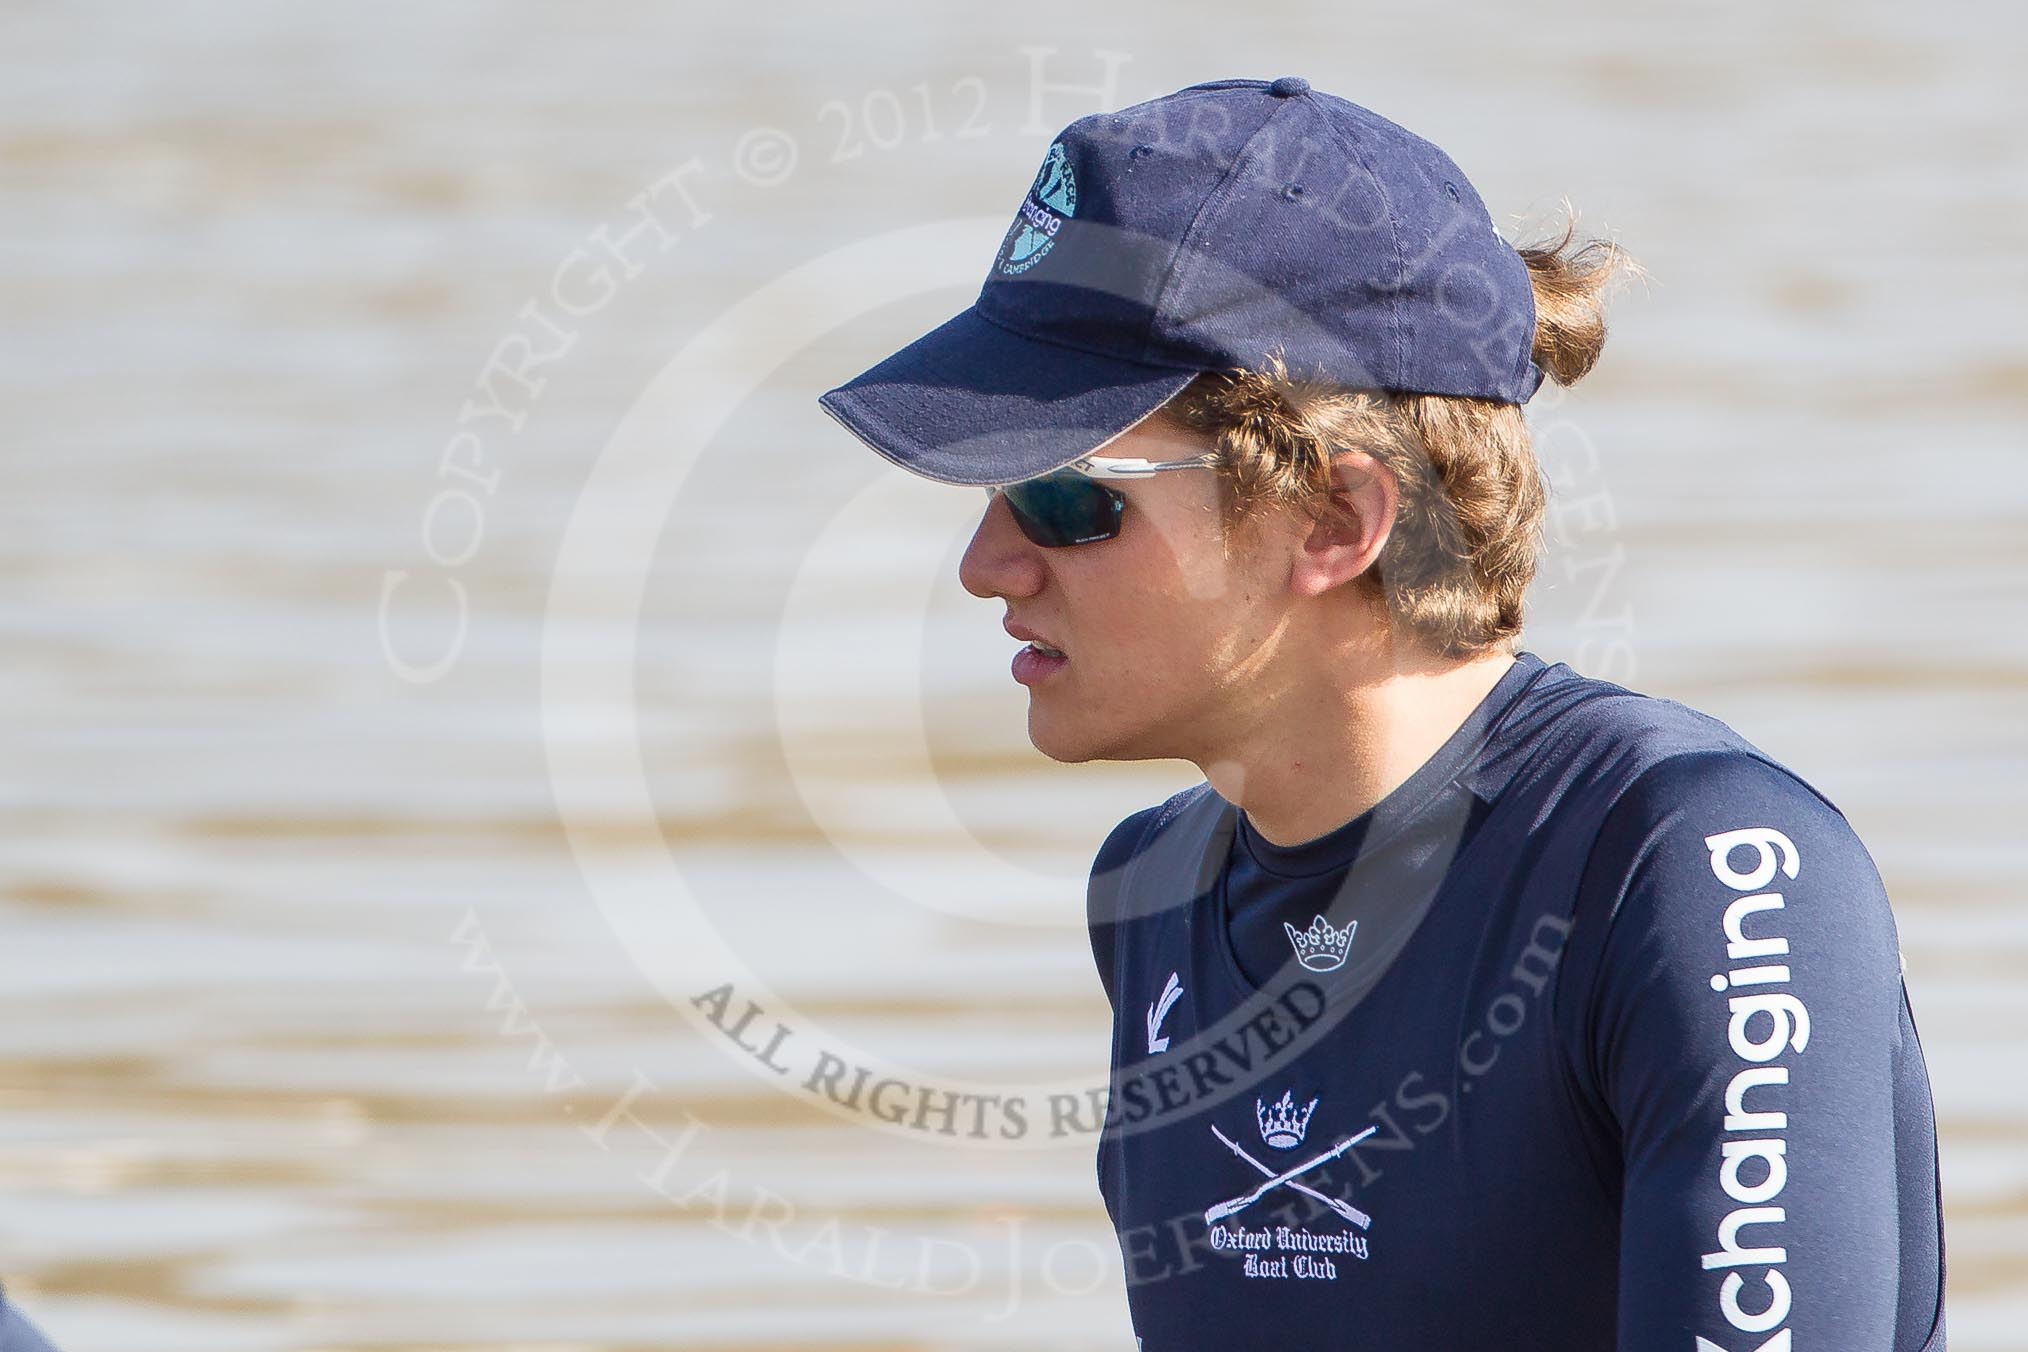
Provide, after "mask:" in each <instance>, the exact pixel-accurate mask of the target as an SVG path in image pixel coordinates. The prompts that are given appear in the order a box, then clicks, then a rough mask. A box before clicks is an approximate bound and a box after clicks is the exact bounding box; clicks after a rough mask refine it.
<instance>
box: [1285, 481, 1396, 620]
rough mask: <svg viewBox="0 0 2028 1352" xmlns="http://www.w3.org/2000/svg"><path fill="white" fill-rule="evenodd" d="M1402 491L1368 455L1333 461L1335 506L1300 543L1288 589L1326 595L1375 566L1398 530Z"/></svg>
mask: <svg viewBox="0 0 2028 1352" xmlns="http://www.w3.org/2000/svg"><path fill="white" fill-rule="evenodd" d="M1400 506H1401V486H1400V485H1399V484H1398V483H1397V482H1396V481H1395V478H1394V472H1393V471H1392V470H1390V469H1388V468H1387V466H1385V465H1383V464H1381V463H1380V461H1378V460H1376V459H1375V458H1374V457H1373V456H1371V455H1369V454H1368V453H1366V452H1365V451H1351V452H1346V453H1344V454H1341V455H1338V456H1337V457H1335V458H1334V459H1333V460H1332V462H1331V502H1330V506H1329V507H1328V508H1327V510H1326V511H1325V512H1324V513H1323V515H1322V516H1320V517H1319V518H1318V519H1317V521H1316V523H1315V524H1314V525H1312V526H1310V527H1309V528H1308V533H1307V535H1306V537H1305V538H1304V539H1303V540H1302V541H1301V542H1300V543H1299V544H1298V546H1297V548H1296V556H1295V560H1294V566H1293V568H1292V570H1291V574H1290V578H1289V585H1290V586H1292V587H1293V588H1294V589H1295V591H1296V593H1297V594H1298V595H1300V596H1321V595H1323V594H1324V593H1325V592H1327V591H1329V590H1331V589H1332V588H1333V587H1342V586H1344V585H1345V584H1346V583H1348V582H1350V581H1351V580H1352V579H1354V578H1356V577H1358V576H1359V575H1360V574H1361V573H1364V572H1365V571H1366V570H1367V569H1368V568H1370V567H1372V566H1373V561H1374V560H1375V559H1377V558H1379V557H1380V551H1381V549H1382V548H1383V547H1384V546H1385V545H1386V544H1387V537H1388V534H1389V533H1390V532H1391V531H1392V530H1393V529H1394V514H1395V512H1396V511H1397V510H1398V509H1399V508H1400Z"/></svg>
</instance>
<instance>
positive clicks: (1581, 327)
mask: <svg viewBox="0 0 2028 1352" xmlns="http://www.w3.org/2000/svg"><path fill="white" fill-rule="evenodd" d="M1575 231H1576V220H1575V218H1574V217H1573V218H1572V219H1571V220H1570V221H1569V223H1568V224H1566V226H1565V227H1564V230H1563V235H1562V238H1560V239H1557V240H1555V241H1553V242H1544V243H1539V244H1531V245H1527V246H1524V247H1521V248H1520V249H1519V250H1518V252H1519V253H1520V255H1521V257H1522V259H1523V260H1524V261H1525V262H1526V263H1527V265H1528V276H1529V280H1530V281H1531V282H1532V283H1533V285H1534V292H1535V314H1536V321H1535V344H1534V359H1535V363H1536V364H1537V365H1538V366H1540V367H1541V368H1542V369H1543V371H1544V372H1545V373H1546V374H1547V376H1548V378H1549V379H1551V380H1554V381H1555V382H1556V383H1557V384H1559V385H1566V386H1567V385H1572V384H1575V383H1576V382H1577V381H1578V380H1579V379H1580V378H1581V377H1583V376H1584V375H1585V373H1586V372H1588V371H1590V370H1591V368H1592V366H1593V364H1594V363H1596V362H1597V361H1598V357H1599V353H1600V351H1601V350H1602V349H1603V348H1604V346H1605V334H1606V326H1605V297H1606V293H1607V291H1608V288H1609V287H1610V285H1611V284H1612V282H1613V281H1614V280H1615V278H1616V277H1617V276H1619V275H1621V274H1623V273H1625V274H1629V275H1639V274H1640V273H1641V268H1640V266H1639V265H1638V264H1637V263H1635V262H1634V261H1633V259H1631V258H1630V257H1628V256H1627V254H1626V253H1625V251H1623V250H1622V249H1621V248H1620V247H1619V245H1618V244H1616V243H1614V242H1612V241H1609V240H1598V239H1595V240H1589V241H1587V242H1585V243H1583V244H1581V245H1578V246H1577V247H1575V248H1573V247H1572V238H1573V236H1574V234H1575ZM1160 416H1162V417H1163V418H1165V419H1167V420H1168V421H1170V422H1171V423H1172V424H1174V425H1176V426H1180V427H1183V428H1186V429H1189V430H1191V431H1194V432H1198V433H1206V434H1209V435H1210V436H1211V437H1212V438H1213V439H1214V443H1215V445H1214V449H1213V450H1212V453H1211V455H1212V463H1213V466H1214V468H1216V469H1217V470H1218V472H1219V482H1220V496H1221V501H1222V504H1223V509H1224V511H1223V515H1224V525H1225V534H1226V540H1227V546H1228V548H1231V547H1232V546H1233V545H1234V544H1235V542H1237V541H1238V540H1240V539H1243V538H1244V537H1245V535H1246V527H1247V526H1248V525H1249V524H1251V523H1253V522H1255V521H1257V520H1259V519H1260V518H1261V517H1262V516H1263V515H1264V514H1265V513H1267V512H1270V511H1273V510H1275V509H1277V508H1279V509H1289V510H1294V511H1296V512H1299V513H1301V514H1303V515H1304V516H1305V517H1307V518H1308V519H1310V520H1312V521H1315V520H1317V519H1319V518H1321V517H1322V515H1323V514H1324V513H1326V512H1329V511H1332V510H1338V509H1337V508H1336V507H1335V505H1334V504H1333V502H1332V499H1331V492H1330V485H1331V462H1332V460H1333V458H1334V457H1336V456H1338V455H1340V454H1343V453H1346V452H1350V451H1365V452H1367V453H1369V454H1371V455H1372V456H1373V457H1374V458H1375V459H1376V460H1378V461H1379V462H1380V463H1381V464H1383V465H1385V466H1386V467H1387V468H1388V470H1390V471H1391V472H1392V473H1393V475H1394V477H1395V480H1396V483H1397V484H1398V486H1399V490H1400V508H1399V510H1398V512H1397V514H1396V517H1395V521H1394V527H1393V530H1392V531H1391V533H1390V534H1389V536H1388V539H1387V542H1386V544H1385V545H1384V546H1383V547H1382V549H1381V552H1380V556H1379V558H1378V559H1377V560H1376V561H1375V562H1374V564H1373V566H1372V567H1371V568H1370V569H1368V570H1367V572H1366V573H1364V574H1362V575H1361V576H1360V578H1359V579H1358V584H1359V585H1361V586H1362V587H1364V588H1365V589H1367V591H1368V594H1369V595H1372V596H1374V597H1376V598H1378V599H1379V600H1381V601H1383V602H1384V604H1385V605H1386V608H1387V611H1388V614H1389V616H1390V617H1391V619H1392V621H1393V622H1394V623H1395V624H1396V625H1397V626H1399V627H1400V628H1401V629H1402V630H1404V631H1406V633H1407V634H1408V635H1410V636H1411V637H1413V638H1415V639H1418V640H1420V641H1421V642H1422V643H1423V644H1424V645H1426V646H1427V647H1429V648H1431V649H1432V650H1434V651H1435V652H1437V653H1438V654H1440V655H1442V656H1443V657H1446V658H1465V657H1470V656H1474V655H1477V654H1480V653H1484V652H1488V651H1492V650H1496V649H1501V648H1504V649H1506V650H1507V651H1513V650H1514V649H1515V648H1517V647H1518V646H1519V644H1520V636H1521V630H1522V619H1523V609H1524V604H1525V600H1526V596H1527V591H1528V585H1529V583H1530V582H1531V581H1533V579H1534V577H1535V568H1536V561H1537V558H1538V557H1539V555H1540V554H1541V550H1542V517H1543V511H1544V508H1545V507H1546V505H1547V502H1548V490H1547V486H1546V484H1545V483H1544V480H1543V477H1542V471H1541V467H1540V466H1539V464H1538V463H1537V461H1536V458H1535V451H1534V447H1533V445H1532V444H1531V442H1530V440H1529V436H1528V426H1527V423H1526V422H1525V421H1524V419H1523V417H1522V412H1521V406H1520V405H1519V404H1509V403H1504V402H1502V401H1499V400H1495V399H1476V398H1461V397H1457V396H1451V395H1432V394H1402V393H1397V392H1391V391H1385V390H1363V389H1346V388H1343V387H1340V386H1336V385H1332V384H1330V383H1328V382H1324V381H1320V380H1316V379H1311V378H1308V377H1305V376H1301V375H1294V374H1291V373H1290V372H1289V370H1288V369H1287V367H1286V366H1285V365H1284V363H1283V361H1282V359H1281V357H1280V355H1279V354H1275V355H1272V356H1270V357H1269V358H1268V360H1267V362H1266V364H1265V365H1264V367H1263V368H1262V369H1260V370H1255V371H1231V372H1223V373H1210V374H1206V375H1201V376H1199V377H1198V378H1197V379H1196V380H1194V381H1193V382H1191V384H1190V385H1189V386H1188V387H1187V388H1185V389H1184V390H1183V392H1182V393H1180V394H1178V395H1177V396H1176V397H1175V398H1174V399H1172V400H1171V401H1170V402H1169V403H1167V404H1165V405H1163V407H1162V409H1161V413H1160Z"/></svg>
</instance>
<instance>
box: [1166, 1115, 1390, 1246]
mask: <svg viewBox="0 0 2028 1352" xmlns="http://www.w3.org/2000/svg"><path fill="white" fill-rule="evenodd" d="M1379 1130H1380V1128H1379V1127H1368V1128H1367V1129H1366V1130H1364V1131H1362V1132H1360V1133H1359V1134H1358V1135H1357V1136H1347V1137H1346V1138H1345V1139H1344V1140H1342V1141H1340V1142H1338V1144H1336V1145H1334V1146H1332V1147H1331V1148H1330V1149H1329V1150H1326V1151H1325V1152H1324V1153H1323V1154H1321V1155H1318V1156H1317V1157H1316V1158H1314V1159H1311V1160H1306V1161H1305V1162H1303V1163H1302V1164H1298V1165H1297V1166H1296V1167H1295V1168H1293V1169H1291V1170H1289V1171H1288V1172H1287V1173H1281V1174H1278V1173H1276V1172H1275V1171H1274V1170H1273V1169H1271V1168H1269V1167H1268V1166H1267V1165H1265V1164H1262V1163H1261V1162H1260V1161H1259V1160H1257V1159H1255V1158H1254V1157H1253V1156H1252V1155H1249V1154H1248V1153H1247V1152H1246V1147H1244V1146H1242V1145H1241V1144H1240V1143H1239V1142H1237V1141H1235V1140H1233V1139H1232V1138H1231V1137H1230V1136H1227V1135H1226V1134H1225V1133H1224V1132H1222V1131H1220V1130H1219V1129H1218V1128H1217V1127H1216V1126H1213V1127H1212V1128H1211V1134H1212V1135H1213V1136H1216V1137H1217V1138H1218V1139H1219V1140H1220V1141H1223V1142H1224V1143H1225V1148H1226V1149H1228V1150H1230V1151H1231V1152H1232V1153H1233V1154H1235V1155H1237V1156H1239V1157H1240V1158H1241V1159H1243V1160H1245V1161H1246V1162H1247V1163H1248V1164H1251V1165H1252V1166H1253V1167H1254V1168H1256V1169H1258V1170H1260V1171H1261V1172H1262V1173H1264V1174H1266V1175H1267V1176H1268V1180H1267V1182H1265V1183H1263V1184H1261V1185H1260V1186H1259V1187H1257V1188H1255V1189H1254V1190H1253V1191H1252V1192H1250V1193H1247V1194H1246V1195H1245V1196H1243V1197H1234V1198H1230V1199H1228V1200H1226V1201H1223V1202H1220V1203H1219V1204H1218V1205H1216V1206H1214V1207H1212V1208H1211V1209H1210V1210H1208V1211H1206V1212H1205V1213H1204V1223H1205V1224H1206V1225H1216V1224H1217V1223H1218V1222H1220V1221H1222V1220H1224V1219H1225V1218H1226V1217H1227V1216H1231V1215H1234V1214H1235V1213H1237V1212H1241V1211H1244V1210H1246V1209H1247V1208H1248V1207H1250V1206H1252V1205H1253V1204H1254V1203H1255V1202H1258V1201H1259V1200H1260V1199H1261V1198H1263V1197H1265V1196H1267V1195H1268V1194H1269V1193H1270V1192H1273V1191H1274V1190H1275V1189H1276V1188H1279V1187H1282V1186H1284V1185H1286V1186H1288V1187H1290V1188H1293V1189H1295V1190H1296V1191H1297V1192H1300V1193H1302V1194H1303V1195H1304V1196H1306V1197H1314V1198H1316V1199H1317V1200H1318V1201H1320V1202H1322V1203H1323V1204H1324V1205H1325V1206H1327V1207H1329V1208H1331V1210H1333V1211H1335V1212H1337V1213H1338V1214H1339V1215H1340V1216H1343V1217H1344V1218H1345V1219H1346V1220H1348V1221H1350V1222H1352V1224H1354V1225H1356V1226H1358V1227H1359V1228H1360V1229H1361V1230H1364V1229H1366V1228H1367V1227H1369V1226H1371V1225H1372V1224H1373V1218H1372V1217H1371V1216H1369V1215H1367V1214H1366V1213H1365V1212H1363V1211H1361V1210H1360V1209H1359V1208H1358V1207H1356V1206H1353V1205H1352V1204H1351V1203H1350V1202H1346V1201H1341V1200H1340V1199H1338V1198H1336V1197H1327V1196H1325V1195H1324V1194H1323V1193H1321V1192H1318V1191H1317V1190H1316V1189H1315V1188H1313V1187H1311V1186H1310V1185H1309V1184H1307V1183H1298V1182H1297V1181H1296V1178H1297V1177H1298V1176H1299V1175H1301V1174H1306V1173H1308V1172H1310V1170H1312V1169H1314V1168H1316V1167H1317V1166H1318V1165H1320V1164H1323V1163H1325V1162H1326V1161H1327V1160H1334V1159H1337V1158H1338V1156H1340V1155H1342V1154H1344V1153H1345V1152H1346V1151H1347V1150H1350V1149H1351V1148H1352V1147H1353V1146H1355V1145H1358V1144H1359V1143H1360V1142H1361V1141H1363V1140H1365V1139H1366V1138H1367V1137H1368V1136H1371V1135H1372V1134H1373V1133H1374V1132H1376V1131H1379Z"/></svg>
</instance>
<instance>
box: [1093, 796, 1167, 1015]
mask: <svg viewBox="0 0 2028 1352" xmlns="http://www.w3.org/2000/svg"><path fill="white" fill-rule="evenodd" d="M1159 810H1160V809H1158V808H1148V809H1146V810H1144V811H1141V812H1136V813H1135V814H1134V815H1133V816H1131V817H1129V818H1127V819H1126V820H1125V821H1123V822H1121V823H1120V824H1119V825H1118V826H1115V827H1114V828H1113V829H1112V833H1111V834H1110V835H1108V836H1107V837H1106V838H1105V843H1104V844H1102V845H1100V846H1099V851H1098V857H1097V858H1095V859H1094V860H1093V861H1092V866H1091V881H1090V882H1089V883H1087V884H1086V885H1085V893H1084V917H1085V927H1086V929H1088V930H1089V931H1090V933H1091V955H1092V961H1093V962H1094V963H1096V964H1097V965H1098V975H1099V984H1100V985H1102V986H1104V987H1105V991H1106V1001H1107V1003H1109V1004H1111V1005H1112V1006H1113V1009H1114V1012H1115V1013H1117V1012H1118V1010H1119V999H1118V996H1117V993H1116V992H1115V990H1114V985H1115V982H1114V978H1113V973H1114V972H1115V971H1116V970H1117V969H1116V968H1115V966H1114V961H1115V958H1116V956H1117V953H1116V950H1117V948H1118V943H1119V937H1118V936H1119V928H1120V891H1121V883H1122V882H1123V881H1124V877H1125V873H1126V867H1127V863H1128V861H1129V860H1131V859H1132V858H1133V857H1134V855H1135V854H1136V853H1138V852H1139V850H1140V845H1141V837H1142V835H1143V834H1144V833H1145V832H1146V830H1147V825H1148V822H1149V821H1150V820H1152V819H1153V817H1154V816H1155V814H1156V813H1157V812H1158V811H1159Z"/></svg>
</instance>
